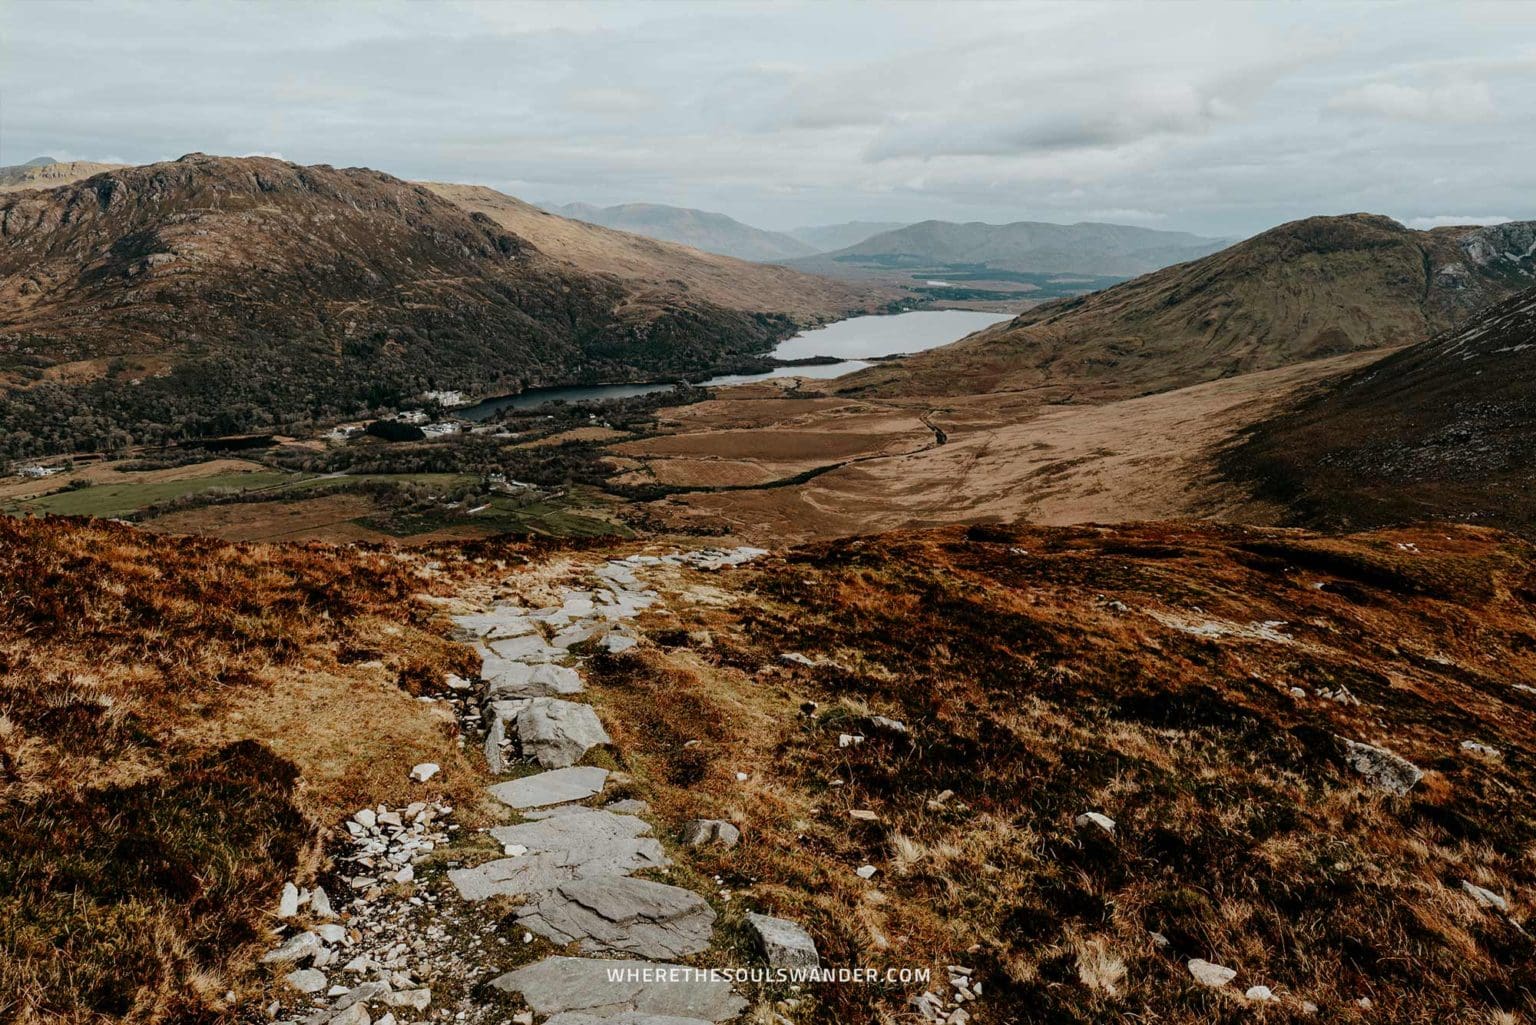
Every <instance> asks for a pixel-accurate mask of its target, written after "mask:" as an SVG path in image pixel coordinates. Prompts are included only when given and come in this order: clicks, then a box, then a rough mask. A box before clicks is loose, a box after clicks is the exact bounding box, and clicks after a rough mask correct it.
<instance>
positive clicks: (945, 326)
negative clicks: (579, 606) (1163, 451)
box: [454, 310, 1011, 420]
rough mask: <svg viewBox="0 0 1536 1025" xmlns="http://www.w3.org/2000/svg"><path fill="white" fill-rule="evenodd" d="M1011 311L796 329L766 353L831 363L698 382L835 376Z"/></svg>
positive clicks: (638, 387) (615, 391)
mask: <svg viewBox="0 0 1536 1025" xmlns="http://www.w3.org/2000/svg"><path fill="white" fill-rule="evenodd" d="M1010 317H1011V314H1006V313H984V312H978V311H976V310H916V311H914V312H912V313H897V314H893V315H891V316H883V317H851V318H849V319H848V320H839V321H837V322H835V323H832V324H828V325H827V326H826V327H819V328H815V329H813V330H810V331H802V332H800V333H799V334H797V335H795V336H794V337H793V338H788V339H786V340H784V341H782V342H780V343H779V344H778V346H777V347H776V348H775V349H774V350H773V352H772V353H771V355H773V356H774V357H776V358H778V359H807V358H810V357H812V356H831V357H834V358H836V359H838V360H839V362H837V363H822V364H817V365H812V366H799V367H777V368H775V369H773V370H770V371H768V372H767V373H762V374H726V375H723V376H721V377H712V378H710V379H709V380H707V381H702V382H700V385H699V386H700V387H703V388H710V387H717V386H724V385H729V384H746V383H748V382H751V381H764V380H767V379H768V378H771V377H813V378H828V377H841V376H842V375H843V374H851V373H853V372H854V371H855V370H859V369H861V368H863V367H867V366H869V365H870V364H869V361H868V358H869V357H871V356H894V355H897V354H899V353H907V352H922V351H923V350H924V349H933V348H937V347H938V346H940V345H947V344H949V343H950V342H953V341H956V340H958V339H960V338H964V337H965V336H966V335H968V334H970V333H971V332H973V331H980V330H981V329H982V328H984V327H989V326H991V325H993V324H996V323H998V322H999V321H1004V320H1008V319H1010ZM671 388H672V385H671V384H597V385H586V386H569V387H558V388H530V389H528V390H527V391H525V392H523V393H522V394H520V395H504V396H501V397H499V398H494V399H486V400H485V401H483V402H477V403H475V404H474V405H472V406H465V407H464V408H463V409H458V410H455V411H454V415H455V416H457V417H459V418H461V419H464V420H484V419H486V418H487V417H489V416H491V415H493V414H494V413H496V412H498V411H500V410H503V409H531V408H534V407H536V406H542V405H544V404H546V403H549V402H557V401H561V400H563V401H565V402H599V401H602V400H604V399H627V398H630V397H632V396H635V395H649V394H651V393H652V392H659V391H669V390H670V389H671Z"/></svg>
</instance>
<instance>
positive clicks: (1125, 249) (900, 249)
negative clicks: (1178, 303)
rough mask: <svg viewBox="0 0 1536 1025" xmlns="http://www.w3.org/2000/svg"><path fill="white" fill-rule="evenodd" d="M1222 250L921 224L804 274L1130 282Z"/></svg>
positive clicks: (1096, 231) (1179, 236) (1197, 241)
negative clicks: (988, 274)
mask: <svg viewBox="0 0 1536 1025" xmlns="http://www.w3.org/2000/svg"><path fill="white" fill-rule="evenodd" d="M1222 245H1223V243H1222V242H1221V241H1219V240H1217V239H1209V238H1201V237H1200V236H1198V235H1190V234H1187V233H1185V232H1181V231H1155V230H1152V229H1150V228H1134V227H1130V226H1127V225H1123V224H1091V223H1083V224H1047V223H1044V222H1038V221H1019V222H1017V223H1014V224H983V223H981V222H978V221H972V222H969V223H965V224H957V223H955V222H953V221H922V222H920V223H918V224H910V225H907V226H906V227H902V228H897V229H896V230H894V231H887V232H885V233H883V234H879V235H875V236H874V237H872V238H866V239H865V240H863V241H862V242H859V243H857V244H854V245H850V246H848V247H846V248H843V249H839V250H836V251H834V252H829V253H824V254H822V255H821V256H818V257H816V258H814V259H813V260H807V261H803V266H805V267H806V268H807V269H812V268H814V267H816V266H820V265H824V264H843V265H846V266H850V267H866V268H879V269H883V270H902V269H910V270H930V271H935V272H937V271H941V270H944V269H945V268H948V269H949V270H950V271H951V272H961V271H967V270H968V271H971V272H973V273H975V272H979V271H982V270H989V271H993V272H999V271H1005V272H1014V273H1020V274H1081V275H1089V276H1094V277H1129V276H1130V275H1132V274H1144V273H1146V272H1147V271H1153V270H1157V269H1159V268H1161V267H1166V266H1168V265H1169V264H1171V263H1178V262H1180V261H1183V260H1192V259H1195V258H1196V257H1200V256H1205V255H1206V254H1208V253H1210V252H1212V251H1214V250H1216V249H1218V248H1220V247H1221V246H1222ZM951 276H953V275H951Z"/></svg>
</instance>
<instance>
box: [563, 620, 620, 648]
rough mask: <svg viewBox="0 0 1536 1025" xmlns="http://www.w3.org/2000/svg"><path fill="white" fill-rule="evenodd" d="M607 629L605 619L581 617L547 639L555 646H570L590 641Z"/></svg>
mask: <svg viewBox="0 0 1536 1025" xmlns="http://www.w3.org/2000/svg"><path fill="white" fill-rule="evenodd" d="M607 629H608V621H607V620H606V619H582V620H578V621H577V622H575V623H572V624H571V625H570V626H568V627H566V628H565V629H564V630H561V631H560V632H559V633H557V634H555V636H553V637H551V638H550V639H549V643H550V644H552V645H554V646H555V647H557V648H570V647H571V646H572V645H575V644H581V643H583V642H585V641H590V640H591V639H592V638H594V637H596V636H597V635H598V634H600V633H603V632H604V631H606V630H607Z"/></svg>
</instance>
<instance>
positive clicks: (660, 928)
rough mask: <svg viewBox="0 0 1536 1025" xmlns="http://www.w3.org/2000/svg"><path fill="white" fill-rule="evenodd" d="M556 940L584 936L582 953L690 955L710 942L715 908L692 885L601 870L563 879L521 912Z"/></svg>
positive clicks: (531, 925) (522, 918)
mask: <svg viewBox="0 0 1536 1025" xmlns="http://www.w3.org/2000/svg"><path fill="white" fill-rule="evenodd" d="M516 914H517V917H518V920H519V921H520V922H521V923H522V924H523V925H524V926H525V927H526V928H528V929H529V930H531V931H533V932H536V933H538V934H539V935H540V936H543V937H545V938H546V939H549V940H552V941H554V942H555V943H573V942H577V941H580V944H581V948H580V949H581V951H582V952H583V953H592V954H595V953H602V952H605V951H613V952H621V953H626V954H637V955H639V956H640V957H686V956H687V955H689V954H697V953H698V952H699V951H701V950H704V949H705V948H707V947H708V946H709V942H710V939H711V938H712V937H713V936H714V928H715V910H714V908H711V907H710V906H709V902H708V901H706V900H705V899H704V898H703V897H701V896H699V895H698V894H697V893H694V892H693V891H692V890H685V889H683V888H682V887H681V886H668V885H667V884H666V883H653V882H651V881H650V880H648V879H631V878H628V877H623V876H620V877H614V876H597V877H592V878H587V879H574V880H572V881H571V882H568V883H561V884H560V885H559V886H557V887H555V888H554V889H553V890H551V891H548V892H546V893H542V894H540V895H539V896H538V897H536V898H534V899H533V900H532V901H531V902H530V903H528V904H526V905H524V906H523V907H521V908H519V909H518V910H517V912H516Z"/></svg>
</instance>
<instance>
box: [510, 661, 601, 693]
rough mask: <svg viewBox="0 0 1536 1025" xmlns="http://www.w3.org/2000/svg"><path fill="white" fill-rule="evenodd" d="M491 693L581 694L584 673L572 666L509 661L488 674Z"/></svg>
mask: <svg viewBox="0 0 1536 1025" xmlns="http://www.w3.org/2000/svg"><path fill="white" fill-rule="evenodd" d="M486 679H487V680H489V681H490V686H489V687H488V688H487V690H488V691H489V694H490V696H491V697H492V698H493V699H495V698H547V697H560V696H565V695H570V694H580V693H581V690H582V683H581V676H580V674H578V673H577V672H576V670H574V669H572V668H570V667H569V666H556V665H549V664H547V663H546V664H543V665H529V664H528V663H527V662H509V663H506V668H504V669H503V670H501V672H499V673H497V674H496V675H495V676H487V677H486Z"/></svg>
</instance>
